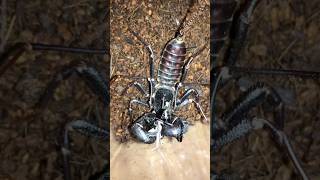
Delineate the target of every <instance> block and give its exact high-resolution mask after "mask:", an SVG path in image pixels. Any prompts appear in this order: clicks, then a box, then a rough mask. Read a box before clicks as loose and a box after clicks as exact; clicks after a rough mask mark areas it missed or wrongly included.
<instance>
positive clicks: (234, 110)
mask: <svg viewBox="0 0 320 180" xmlns="http://www.w3.org/2000/svg"><path fill="white" fill-rule="evenodd" d="M258 2H259V0H246V1H244V2H243V4H241V5H240V6H239V2H238V1H236V0H228V1H226V0H212V1H211V22H212V30H211V52H213V53H212V57H211V65H212V68H211V108H212V110H211V119H212V121H211V122H212V123H211V150H213V152H212V153H213V155H215V154H216V153H217V152H219V150H220V149H221V148H222V147H224V146H225V145H227V144H229V143H231V142H234V141H236V140H237V139H239V138H241V137H243V136H245V135H247V134H249V133H250V132H252V131H253V130H256V129H262V128H265V129H267V130H269V131H270V132H271V134H272V136H273V138H274V140H275V142H276V143H277V144H278V145H279V147H281V148H283V149H284V150H285V152H286V154H287V155H288V157H289V158H290V159H291V161H292V163H293V165H294V166H295V169H296V172H297V174H299V175H300V177H301V178H302V179H305V180H306V179H309V178H308V176H307V174H306V173H305V171H304V170H303V168H302V165H301V163H300V160H299V158H298V157H297V156H296V154H295V152H294V150H293V147H292V146H291V144H290V141H289V138H288V137H287V135H286V134H285V132H284V130H283V129H284V122H285V118H284V115H285V113H284V103H283V101H282V98H281V96H280V95H279V94H278V92H277V91H276V90H274V88H272V87H270V86H268V85H266V84H264V83H261V82H258V83H257V84H256V85H253V86H252V87H250V88H248V89H247V90H246V93H244V94H243V95H242V96H241V97H240V98H239V99H238V100H237V101H235V102H234V104H233V106H231V107H230V108H229V109H228V110H227V111H226V112H225V113H223V114H222V116H221V117H220V118H216V116H217V114H216V113H217V110H219V107H216V96H217V90H218V88H222V87H223V86H225V85H226V84H227V83H228V82H229V81H230V80H231V79H233V78H234V79H237V78H239V77H240V76H242V75H246V74H257V75H290V76H295V77H302V78H315V79H316V78H319V77H320V73H319V72H311V71H297V70H283V69H279V70H277V69H253V68H244V67H237V66H236V60H237V59H238V55H239V53H240V50H241V48H242V46H243V45H244V41H245V39H246V35H247V32H248V27H249V23H250V20H251V16H252V14H253V11H254V9H255V8H256V6H257V4H258ZM237 7H240V8H237ZM228 39H230V43H229V46H227V48H226V51H225V53H224V57H223V60H222V63H220V61H217V60H220V57H219V56H220V55H222V53H221V52H222V51H221V49H222V47H224V45H225V44H226V41H227V40H228ZM221 59H222V58H221ZM264 102H267V104H268V105H270V106H272V107H273V111H274V120H273V122H271V121H269V120H266V119H262V118H259V117H252V116H249V112H250V111H252V109H253V108H255V107H257V106H259V105H260V104H262V103H264ZM218 163H219V162H216V161H214V158H212V162H211V165H213V167H212V168H211V169H212V172H211V178H212V179H229V178H232V177H231V176H230V175H229V174H227V173H220V174H218V173H217V172H216V169H215V166H214V165H216V164H218ZM234 178H236V177H234ZM238 178H239V177H238ZM236 179H237V178H236Z"/></svg>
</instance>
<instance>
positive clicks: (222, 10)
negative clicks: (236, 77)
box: [211, 0, 237, 62]
mask: <svg viewBox="0 0 320 180" xmlns="http://www.w3.org/2000/svg"><path fill="white" fill-rule="evenodd" d="M212 6H213V17H212V19H213V25H212V27H213V31H211V33H212V35H211V42H212V46H213V47H212V48H213V59H214V60H213V61H214V62H215V60H216V59H217V57H218V53H219V52H220V50H221V48H222V47H223V45H224V43H225V41H226V40H227V38H228V36H229V29H230V27H231V25H232V20H233V15H234V12H235V9H236V7H237V1H236V0H214V1H213V4H212Z"/></svg>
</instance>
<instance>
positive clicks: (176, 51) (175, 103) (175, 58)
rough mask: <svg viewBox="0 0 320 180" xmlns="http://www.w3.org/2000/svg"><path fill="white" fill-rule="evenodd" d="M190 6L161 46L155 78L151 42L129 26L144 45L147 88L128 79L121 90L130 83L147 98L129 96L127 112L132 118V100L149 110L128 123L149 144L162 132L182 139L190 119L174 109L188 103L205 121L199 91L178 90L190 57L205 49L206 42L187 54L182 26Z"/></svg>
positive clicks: (182, 81) (161, 134)
mask: <svg viewBox="0 0 320 180" xmlns="http://www.w3.org/2000/svg"><path fill="white" fill-rule="evenodd" d="M191 7H192V6H190V7H189V10H188V11H187V13H186V15H185V16H184V18H183V20H182V21H181V22H180V25H179V28H178V30H177V31H176V34H175V36H174V38H173V39H171V40H169V41H168V42H167V43H166V45H165V47H164V49H163V50H162V54H161V57H160V61H159V67H158V70H157V71H158V73H157V79H156V78H155V72H154V71H155V70H154V63H155V60H156V59H155V55H154V52H153V50H152V48H151V46H150V45H149V44H148V43H147V42H146V41H145V40H144V39H143V38H142V37H141V36H140V35H138V33H136V32H134V31H133V30H131V28H130V27H129V31H130V32H131V33H132V34H133V35H134V36H135V37H136V38H137V39H138V40H139V41H140V42H141V43H142V44H143V45H144V47H145V48H146V49H147V50H148V53H149V77H148V78H147V81H148V87H149V89H148V91H146V90H145V88H144V87H143V85H142V84H140V83H138V82H133V83H131V84H130V85H129V86H128V87H127V88H126V89H125V90H124V91H123V93H125V92H126V91H127V90H128V89H129V88H130V87H134V88H136V89H137V90H138V91H139V92H140V93H141V94H142V95H143V96H144V97H145V98H146V100H138V99H132V100H131V101H130V102H129V108H128V112H129V116H130V119H131V121H132V120H133V117H132V107H133V105H134V104H135V105H140V106H144V107H146V108H148V109H150V111H149V112H146V113H144V114H143V115H142V116H140V117H139V118H138V119H137V120H135V121H133V123H132V124H131V125H130V127H129V130H130V132H131V134H132V135H133V136H134V137H135V138H136V139H137V140H138V141H140V142H143V143H149V144H150V143H154V142H155V141H156V140H157V146H158V143H159V141H160V138H162V137H163V136H168V137H174V138H176V139H177V140H178V141H179V142H181V141H182V139H183V134H185V133H186V132H187V130H188V126H189V123H188V121H187V120H186V119H185V118H182V117H178V116H176V115H175V114H174V112H175V111H177V110H178V109H179V108H181V107H183V106H186V105H189V104H190V103H194V104H195V106H196V108H197V110H198V111H199V113H201V116H202V117H203V119H204V120H205V121H206V122H207V121H208V120H207V118H206V116H205V113H204V112H203V109H202V107H201V106H200V103H199V100H200V98H199V93H198V91H197V90H196V89H194V88H189V89H187V90H186V91H185V92H184V93H183V95H182V96H181V97H179V93H178V92H179V90H180V89H181V88H183V87H184V86H185V85H184V81H185V79H186V76H187V73H188V70H189V67H190V65H191V63H192V61H193V59H194V58H195V57H196V56H197V55H199V54H200V53H201V52H202V51H203V50H204V49H205V46H203V47H201V48H199V50H198V51H197V52H196V53H194V54H193V55H191V56H190V57H187V48H186V45H185V42H184V32H185V31H184V30H185V29H184V28H185V26H186V24H185V23H186V19H187V15H188V14H189V13H190V12H189V11H190V8H191ZM190 19H193V18H192V17H191V18H190Z"/></svg>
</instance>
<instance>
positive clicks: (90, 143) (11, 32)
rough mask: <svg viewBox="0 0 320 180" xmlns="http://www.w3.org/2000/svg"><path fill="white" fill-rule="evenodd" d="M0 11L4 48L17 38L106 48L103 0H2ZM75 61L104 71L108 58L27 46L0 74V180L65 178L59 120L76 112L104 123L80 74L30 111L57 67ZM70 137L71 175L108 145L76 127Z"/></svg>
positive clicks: (96, 162)
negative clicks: (76, 129)
mask: <svg viewBox="0 0 320 180" xmlns="http://www.w3.org/2000/svg"><path fill="white" fill-rule="evenodd" d="M0 17H1V30H0V32H1V34H0V38H1V43H0V53H1V54H2V53H4V52H6V51H7V50H8V48H9V47H11V46H12V45H13V44H15V43H16V42H33V43H44V44H56V45H64V46H74V47H85V48H86V47H88V48H89V47H90V48H99V49H102V48H105V47H106V42H107V37H106V34H107V32H106V20H107V18H108V17H107V4H106V1H105V0H92V1H76V0H68V1H64V0H57V1H49V0H35V1H15V0H12V1H8V0H2V1H1V14H0ZM72 60H77V61H78V60H79V61H80V60H83V61H86V62H89V63H91V64H93V65H94V66H96V67H97V69H99V70H100V71H101V72H102V73H103V75H104V76H106V77H108V76H109V72H108V71H107V69H109V68H108V67H107V66H108V61H109V58H108V57H106V56H101V55H100V56H98V55H83V54H66V53H59V52H44V51H42V52H39V51H38V52H34V51H31V52H27V53H24V54H23V55H22V57H20V58H19V59H18V61H17V63H16V64H15V65H13V66H11V67H10V68H9V69H8V70H7V72H5V73H4V74H3V75H2V76H1V77H0V159H1V162H0V179H62V178H63V174H62V161H61V160H62V159H61V153H60V145H61V136H62V131H63V128H64V125H65V124H66V123H67V122H70V121H72V120H75V119H79V118H81V117H82V118H83V119H89V120H90V121H92V122H95V123H100V124H102V123H103V122H102V120H101V119H99V118H97V117H98V116H97V115H96V114H99V113H100V112H101V107H102V105H101V103H100V102H99V101H98V99H97V98H96V97H95V96H94V95H93V94H92V93H91V91H90V90H89V88H88V87H86V86H85V84H84V82H83V81H82V80H80V78H79V77H77V76H72V77H71V78H70V79H69V80H66V81H63V82H62V84H61V86H60V87H59V88H58V89H57V91H56V92H55V93H54V96H53V97H52V98H51V101H50V102H49V103H48V107H43V108H42V109H41V110H40V111H35V109H34V105H35V104H36V103H37V102H38V100H39V98H40V95H41V94H42V93H43V91H44V89H45V87H46V85H47V83H48V82H49V81H50V80H51V78H52V77H53V75H54V74H55V72H56V71H58V70H59V69H61V67H63V66H65V65H67V64H68V63H69V62H71V61H72ZM104 124H106V122H104ZM71 139H72V148H71V153H72V160H71V166H72V173H73V174H74V177H75V178H76V179H88V177H89V176H90V175H92V174H94V173H95V172H97V171H99V170H100V171H101V169H102V165H103V163H104V162H106V161H107V160H106V159H105V158H106V155H107V153H105V149H106V148H107V147H105V146H106V145H105V144H103V143H102V142H96V141H94V140H91V139H89V138H86V137H83V136H81V135H79V134H77V133H73V134H72V138H71Z"/></svg>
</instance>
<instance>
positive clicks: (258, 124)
mask: <svg viewBox="0 0 320 180" xmlns="http://www.w3.org/2000/svg"><path fill="white" fill-rule="evenodd" d="M252 123H253V126H254V128H255V129H260V128H263V127H266V128H267V129H268V130H269V131H270V132H271V133H272V135H273V137H275V138H276V142H277V143H278V144H279V145H280V147H283V148H284V149H285V150H286V151H287V154H288V156H289V158H290V159H291V161H292V162H293V165H294V166H295V168H296V169H297V171H298V172H299V174H300V176H301V177H302V179H303V180H308V179H309V177H308V176H307V174H306V173H305V171H304V170H303V168H302V166H301V162H300V160H299V159H298V158H297V155H296V154H295V152H294V150H293V147H292V145H291V143H290V141H289V138H288V136H287V135H286V134H285V133H284V131H283V130H282V129H279V128H277V127H276V126H274V125H273V124H272V123H271V122H269V121H268V120H265V119H260V118H253V122H252Z"/></svg>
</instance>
